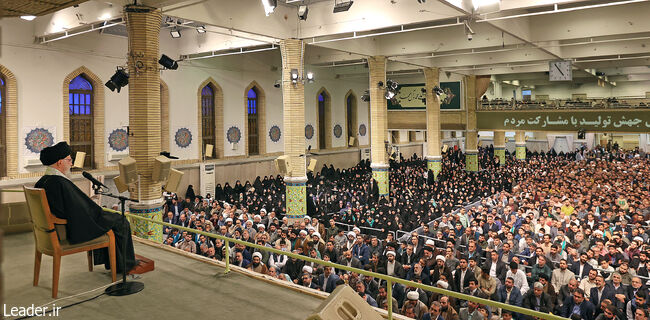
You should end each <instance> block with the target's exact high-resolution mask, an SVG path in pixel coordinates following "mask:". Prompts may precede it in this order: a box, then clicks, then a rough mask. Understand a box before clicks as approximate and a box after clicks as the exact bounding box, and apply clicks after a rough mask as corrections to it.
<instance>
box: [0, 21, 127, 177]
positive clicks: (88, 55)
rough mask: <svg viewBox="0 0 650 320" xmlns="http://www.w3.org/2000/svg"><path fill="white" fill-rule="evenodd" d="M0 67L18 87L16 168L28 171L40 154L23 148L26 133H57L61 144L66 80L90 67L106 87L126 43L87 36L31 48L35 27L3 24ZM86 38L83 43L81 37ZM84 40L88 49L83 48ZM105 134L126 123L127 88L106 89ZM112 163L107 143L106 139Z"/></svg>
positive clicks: (1, 22)
mask: <svg viewBox="0 0 650 320" xmlns="http://www.w3.org/2000/svg"><path fill="white" fill-rule="evenodd" d="M0 32H1V33H0V38H1V39H2V44H1V45H2V46H1V47H0V50H1V52H2V55H0V64H2V65H3V66H5V67H6V68H8V69H9V70H10V71H11V72H12V73H13V74H14V75H15V76H16V81H17V86H18V100H17V101H18V144H19V147H18V170H19V172H29V171H34V170H42V167H41V168H33V169H29V170H28V169H25V168H24V166H25V164H26V162H27V159H38V157H39V154H35V153H32V152H30V151H28V150H27V149H26V148H25V134H26V132H25V130H29V129H30V128H32V127H44V128H47V129H48V130H50V131H53V133H54V139H55V142H56V141H60V140H63V97H62V86H63V81H64V79H65V77H66V76H67V75H68V74H70V73H71V72H73V71H74V70H76V69H77V68H79V67H81V66H85V67H87V68H88V69H90V71H91V72H93V73H94V74H96V75H97V76H98V77H99V78H100V79H102V81H103V82H102V84H101V85H103V83H104V82H105V81H107V80H108V79H109V78H110V77H111V76H112V75H113V73H114V72H115V66H116V65H118V64H122V63H123V62H124V60H125V59H124V55H125V54H124V52H125V51H126V45H127V43H126V40H125V39H124V38H119V37H114V36H108V35H106V36H102V37H101V39H99V37H97V35H94V34H93V35H88V36H81V37H74V38H70V39H67V40H66V41H64V42H60V43H53V44H50V45H46V46H42V45H35V44H33V41H34V38H33V34H32V32H33V24H31V23H29V22H27V21H24V20H21V19H18V18H5V19H2V21H0ZM82 38H83V39H82ZM82 41H84V42H85V45H84V46H85V48H83V49H82V48H79V47H78V46H79V44H80V43H81V42H82ZM104 91H105V111H106V114H107V115H110V116H107V117H106V121H105V133H106V135H108V133H110V132H111V131H113V130H114V129H117V128H121V127H122V126H126V125H128V88H124V89H123V91H122V93H120V94H117V93H113V92H111V91H110V90H108V89H107V88H105V90H104ZM104 145H105V146H104V150H105V151H106V153H107V155H106V159H107V160H106V162H107V164H108V153H109V150H110V148H109V146H108V139H107V138H105V139H104Z"/></svg>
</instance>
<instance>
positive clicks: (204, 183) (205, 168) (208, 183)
mask: <svg viewBox="0 0 650 320" xmlns="http://www.w3.org/2000/svg"><path fill="white" fill-rule="evenodd" d="M215 178H216V175H215V165H214V164H207V163H201V170H200V179H199V180H200V181H199V183H200V185H201V188H200V189H201V194H202V195H204V196H205V195H207V194H208V193H209V194H214V185H215V183H214V182H215Z"/></svg>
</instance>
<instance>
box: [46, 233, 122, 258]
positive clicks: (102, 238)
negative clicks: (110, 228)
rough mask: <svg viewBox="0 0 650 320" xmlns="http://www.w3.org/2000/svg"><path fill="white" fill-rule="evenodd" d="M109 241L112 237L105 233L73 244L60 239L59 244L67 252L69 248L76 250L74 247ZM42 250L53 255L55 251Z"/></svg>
mask: <svg viewBox="0 0 650 320" xmlns="http://www.w3.org/2000/svg"><path fill="white" fill-rule="evenodd" d="M109 241H110V238H109V237H108V234H103V235H101V236H99V237H97V238H95V239H92V240H90V241H86V242H81V243H75V244H71V243H70V242H69V241H68V240H62V241H59V244H60V245H61V250H63V252H65V251H68V250H74V249H78V248H82V247H87V246H92V245H96V244H102V243H106V242H109ZM42 252H43V253H44V254H49V255H52V253H53V251H50V250H46V251H42Z"/></svg>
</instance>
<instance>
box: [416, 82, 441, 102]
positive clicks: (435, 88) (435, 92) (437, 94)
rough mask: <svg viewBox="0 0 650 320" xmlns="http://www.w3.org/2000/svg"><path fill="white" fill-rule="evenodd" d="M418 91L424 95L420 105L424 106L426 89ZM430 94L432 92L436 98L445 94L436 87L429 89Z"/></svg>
mask: <svg viewBox="0 0 650 320" xmlns="http://www.w3.org/2000/svg"><path fill="white" fill-rule="evenodd" d="M420 90H421V91H422V93H423V94H424V97H423V98H422V103H424V104H426V103H427V89H425V88H422V89H420ZM431 92H433V94H435V95H436V96H437V97H440V95H442V94H443V93H445V91H444V90H442V89H440V87H438V86H435V87H433V88H432V89H431Z"/></svg>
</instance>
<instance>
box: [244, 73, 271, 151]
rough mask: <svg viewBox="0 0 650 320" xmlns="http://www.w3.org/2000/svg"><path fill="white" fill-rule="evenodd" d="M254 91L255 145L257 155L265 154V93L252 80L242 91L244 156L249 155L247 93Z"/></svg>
mask: <svg viewBox="0 0 650 320" xmlns="http://www.w3.org/2000/svg"><path fill="white" fill-rule="evenodd" d="M251 89H255V93H256V95H257V129H258V133H257V141H258V143H257V145H258V151H259V152H258V154H259V155H263V154H266V93H264V89H262V86H260V84H259V83H257V81H255V80H253V82H251V83H250V84H249V85H248V86H247V87H246V89H244V117H245V118H246V119H245V120H244V136H245V137H246V145H245V148H246V156H248V155H249V152H248V150H249V139H248V137H249V128H248V92H249V91H250V90H251Z"/></svg>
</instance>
